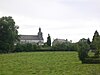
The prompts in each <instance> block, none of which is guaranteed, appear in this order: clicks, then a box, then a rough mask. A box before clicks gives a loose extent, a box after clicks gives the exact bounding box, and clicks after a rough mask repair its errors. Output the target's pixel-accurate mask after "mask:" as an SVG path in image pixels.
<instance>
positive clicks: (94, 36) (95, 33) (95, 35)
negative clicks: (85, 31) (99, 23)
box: [92, 30, 99, 41]
mask: <svg viewBox="0 0 100 75" xmlns="http://www.w3.org/2000/svg"><path fill="white" fill-rule="evenodd" d="M96 37H99V33H98V31H97V30H96V31H95V32H94V35H93V39H92V41H94V39H95V38H96Z"/></svg>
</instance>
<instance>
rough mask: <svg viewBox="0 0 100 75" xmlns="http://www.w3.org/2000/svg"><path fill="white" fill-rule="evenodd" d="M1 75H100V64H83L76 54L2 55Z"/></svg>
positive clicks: (0, 63) (0, 62)
mask: <svg viewBox="0 0 100 75" xmlns="http://www.w3.org/2000/svg"><path fill="white" fill-rule="evenodd" d="M0 75H100V64H81V62H80V61H79V59H78V55H77V53H76V52H26V53H12V54H0Z"/></svg>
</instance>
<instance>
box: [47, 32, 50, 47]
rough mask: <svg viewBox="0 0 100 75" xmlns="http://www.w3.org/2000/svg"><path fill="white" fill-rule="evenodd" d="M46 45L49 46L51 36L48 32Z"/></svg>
mask: <svg viewBox="0 0 100 75" xmlns="http://www.w3.org/2000/svg"><path fill="white" fill-rule="evenodd" d="M47 45H48V46H51V37H50V34H48V37H47Z"/></svg>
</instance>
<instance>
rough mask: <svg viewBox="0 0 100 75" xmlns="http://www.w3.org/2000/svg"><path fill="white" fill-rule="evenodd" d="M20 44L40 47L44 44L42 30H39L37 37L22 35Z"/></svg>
mask: <svg viewBox="0 0 100 75" xmlns="http://www.w3.org/2000/svg"><path fill="white" fill-rule="evenodd" d="M19 39H20V43H22V44H25V43H35V44H38V45H43V44H44V39H43V34H42V32H41V28H39V32H38V34H37V35H20V38H19Z"/></svg>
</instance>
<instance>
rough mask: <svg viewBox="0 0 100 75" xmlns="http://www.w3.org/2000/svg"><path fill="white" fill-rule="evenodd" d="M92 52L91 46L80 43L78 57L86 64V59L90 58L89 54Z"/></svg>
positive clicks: (83, 42)
mask: <svg viewBox="0 0 100 75" xmlns="http://www.w3.org/2000/svg"><path fill="white" fill-rule="evenodd" d="M89 50H90V45H89V44H88V43H87V42H85V41H79V42H78V56H79V59H80V60H81V61H82V62H84V60H85V58H86V57H88V52H89Z"/></svg>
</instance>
